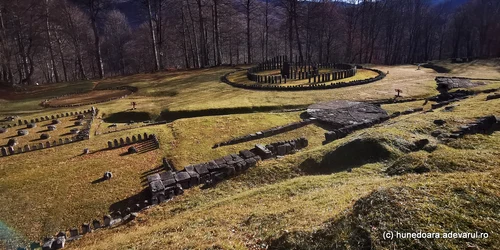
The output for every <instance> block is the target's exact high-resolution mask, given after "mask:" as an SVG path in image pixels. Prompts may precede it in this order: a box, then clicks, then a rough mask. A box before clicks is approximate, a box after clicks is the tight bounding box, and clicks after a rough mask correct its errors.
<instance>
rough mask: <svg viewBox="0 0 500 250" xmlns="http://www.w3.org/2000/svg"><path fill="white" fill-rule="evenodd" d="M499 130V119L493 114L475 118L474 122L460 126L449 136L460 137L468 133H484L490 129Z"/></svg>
mask: <svg viewBox="0 0 500 250" xmlns="http://www.w3.org/2000/svg"><path fill="white" fill-rule="evenodd" d="M498 130H500V121H499V120H498V119H497V118H496V117H495V116H494V115H490V116H485V117H481V118H479V119H477V120H476V121H475V122H472V123H469V124H467V125H464V126H460V128H459V129H458V130H455V131H452V133H451V134H450V135H449V138H452V139H456V138H461V137H463V136H464V135H470V134H486V133H488V132H490V131H498Z"/></svg>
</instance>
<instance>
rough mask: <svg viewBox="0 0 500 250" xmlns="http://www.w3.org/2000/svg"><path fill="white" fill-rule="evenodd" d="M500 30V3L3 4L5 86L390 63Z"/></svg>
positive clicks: (492, 42)
mask: <svg viewBox="0 0 500 250" xmlns="http://www.w3.org/2000/svg"><path fill="white" fill-rule="evenodd" d="M127 10H128V11H127ZM498 34H500V1H498V0H468V1H463V0H447V1H436V0H345V1H332V0H314V1H303V0H302V1H301V0H129V1H127V0H17V1H10V0H1V1H0V46H1V48H0V63H1V68H0V87H2V88H7V87H12V86H18V85H35V84H43V83H55V82H72V81H79V80H86V79H94V78H105V77H111V76H117V75H130V74H136V73H142V72H146V73H147V72H156V71H164V70H173V69H181V68H204V67H211V66H219V65H236V64H251V63H256V62H261V61H264V60H266V59H268V58H271V57H273V56H277V55H287V56H289V58H292V57H293V58H298V60H300V61H305V62H316V63H321V62H347V63H360V64H366V63H377V64H387V65H394V64H407V63H422V62H426V61H430V60H442V59H447V58H467V60H468V59H470V58H491V57H499V56H500V36H499V35H498Z"/></svg>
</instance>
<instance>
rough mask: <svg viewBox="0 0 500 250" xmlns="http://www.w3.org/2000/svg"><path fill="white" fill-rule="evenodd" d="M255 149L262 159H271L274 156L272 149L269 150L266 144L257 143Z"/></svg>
mask: <svg viewBox="0 0 500 250" xmlns="http://www.w3.org/2000/svg"><path fill="white" fill-rule="evenodd" d="M255 150H256V153H257V155H259V156H260V157H261V158H262V159H264V160H265V159H269V158H271V157H272V153H271V151H269V150H268V149H267V148H266V147H265V146H263V145H260V144H257V145H255Z"/></svg>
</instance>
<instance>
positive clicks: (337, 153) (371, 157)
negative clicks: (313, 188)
mask: <svg viewBox="0 0 500 250" xmlns="http://www.w3.org/2000/svg"><path fill="white" fill-rule="evenodd" d="M392 156H393V153H392V152H391V151H389V150H388V149H387V148H386V147H385V146H384V145H383V144H382V143H381V142H380V141H378V140H376V139H372V138H361V139H354V140H352V141H350V142H347V143H345V144H343V145H341V146H339V147H338V148H336V149H335V150H333V151H331V152H329V153H327V154H326V155H325V156H323V158H322V160H321V162H317V161H316V160H314V159H311V158H309V159H306V160H305V161H303V162H302V163H301V164H300V166H299V168H300V169H302V170H303V171H304V172H305V173H307V174H310V175H322V174H332V173H337V172H342V171H346V170H349V169H351V168H355V167H360V166H362V165H364V164H367V163H374V162H380V161H383V160H387V159H389V158H391V157H392Z"/></svg>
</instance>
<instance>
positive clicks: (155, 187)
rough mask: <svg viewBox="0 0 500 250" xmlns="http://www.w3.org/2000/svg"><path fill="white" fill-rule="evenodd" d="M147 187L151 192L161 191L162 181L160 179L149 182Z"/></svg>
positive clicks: (162, 188) (163, 188) (162, 187)
mask: <svg viewBox="0 0 500 250" xmlns="http://www.w3.org/2000/svg"><path fill="white" fill-rule="evenodd" d="M149 187H150V189H151V193H152V194H155V193H157V192H162V191H163V190H165V186H163V182H162V181H161V180H156V181H152V182H150V183H149Z"/></svg>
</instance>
